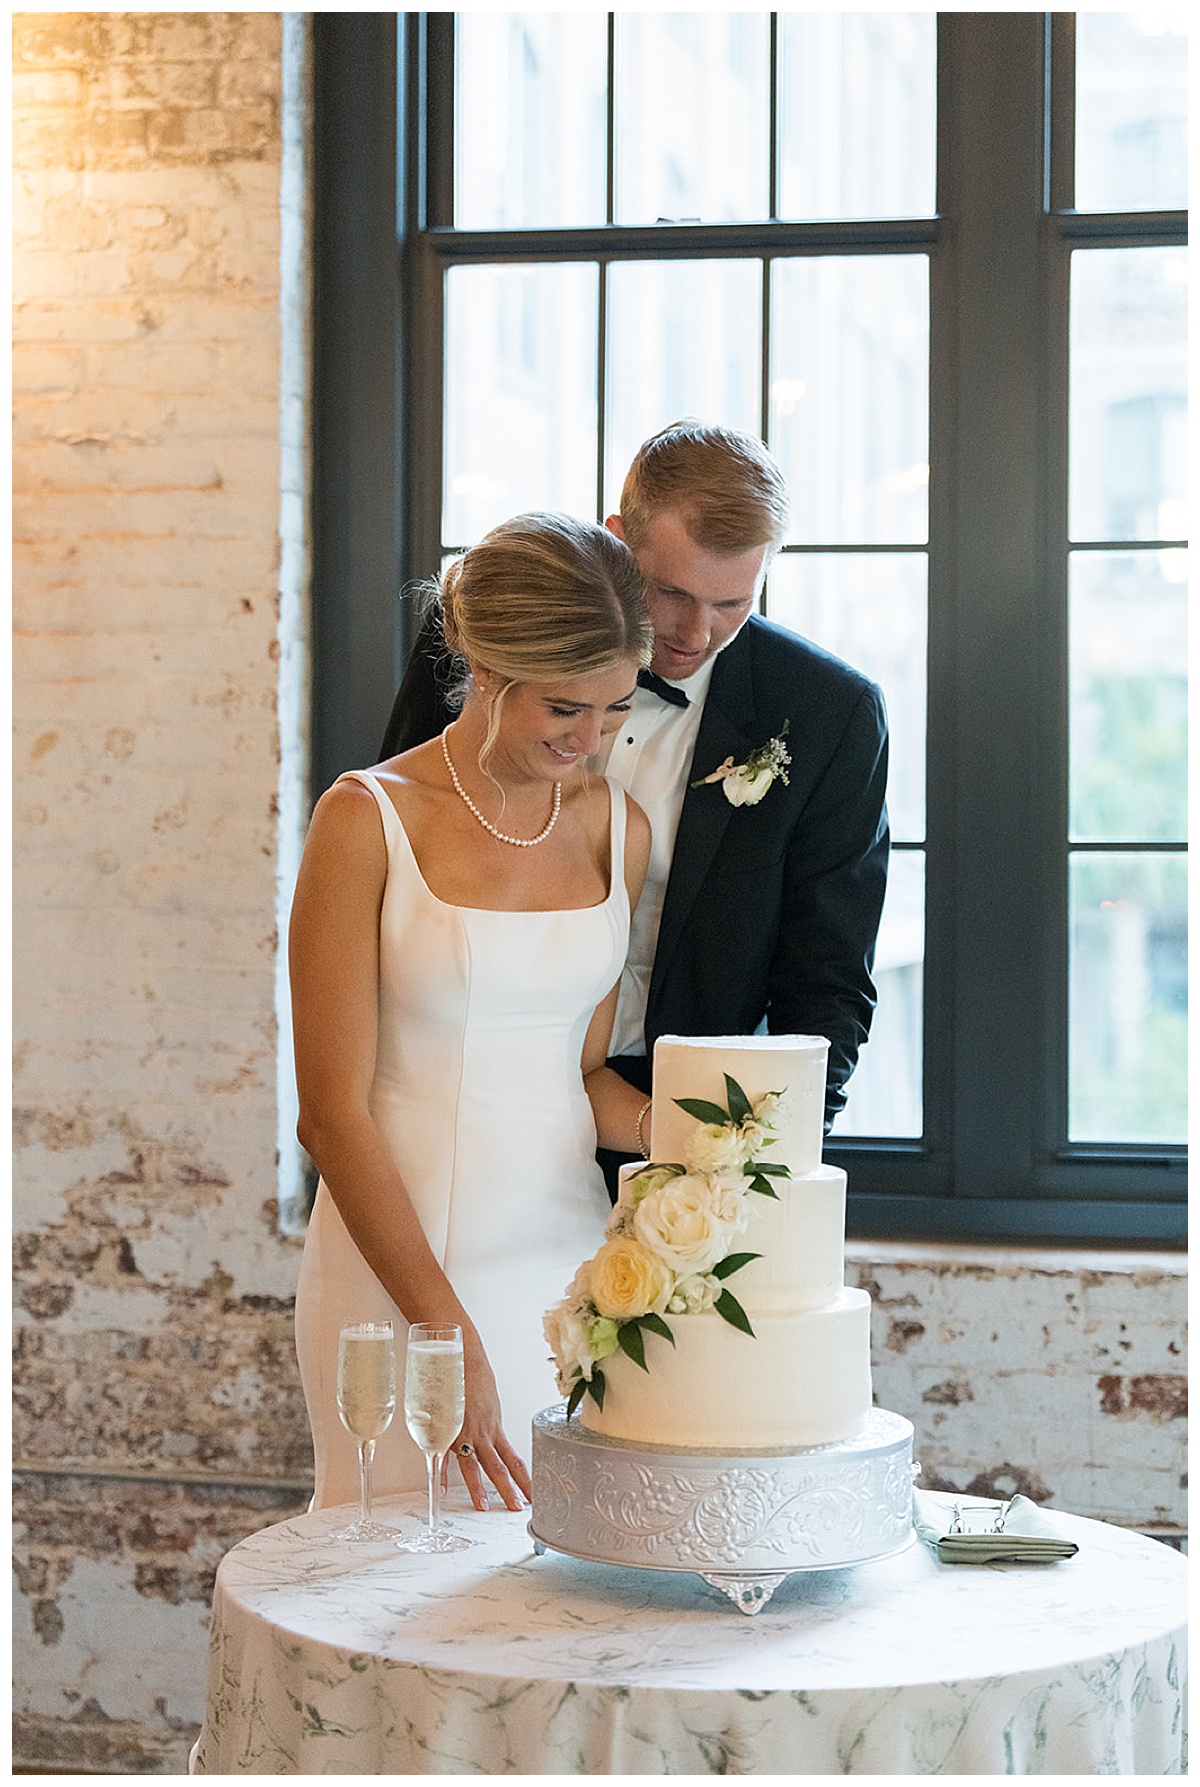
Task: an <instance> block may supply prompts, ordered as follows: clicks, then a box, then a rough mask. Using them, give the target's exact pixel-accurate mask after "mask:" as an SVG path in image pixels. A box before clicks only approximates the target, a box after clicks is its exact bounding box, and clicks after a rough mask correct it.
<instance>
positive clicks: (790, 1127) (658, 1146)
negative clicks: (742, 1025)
mask: <svg viewBox="0 0 1200 1787" xmlns="http://www.w3.org/2000/svg"><path fill="white" fill-rule="evenodd" d="M828 1056H829V1043H828V1041H827V1039H826V1038H825V1037H824V1036H701V1037H698V1036H660V1037H659V1039H658V1041H657V1042H656V1043H655V1045H654V1076H653V1092H654V1103H653V1105H652V1107H651V1111H650V1158H651V1160H653V1161H656V1162H667V1161H681V1160H683V1158H684V1155H685V1154H686V1152H687V1145H688V1138H689V1137H690V1136H691V1134H692V1133H693V1131H694V1130H695V1127H696V1119H695V1118H694V1117H690V1116H689V1115H688V1114H687V1112H686V1111H682V1110H680V1108H679V1106H678V1105H677V1104H676V1102H675V1100H676V1099H678V1098H704V1099H708V1100H709V1101H710V1103H712V1104H717V1105H722V1106H723V1105H724V1104H725V1102H726V1091H725V1076H726V1074H729V1075H730V1077H731V1078H732V1079H735V1080H736V1081H737V1083H738V1085H739V1086H740V1087H741V1088H742V1091H743V1092H744V1093H745V1094H746V1096H747V1098H749V1099H750V1100H751V1101H753V1100H754V1099H756V1098H759V1097H761V1095H762V1094H763V1093H764V1092H782V1093H783V1094H784V1098H783V1102H782V1104H781V1106H780V1108H779V1110H778V1111H777V1112H776V1114H775V1116H774V1118H773V1119H772V1121H773V1122H774V1124H775V1131H776V1140H775V1142H774V1144H773V1146H772V1147H771V1148H769V1149H768V1150H767V1151H766V1156H765V1158H768V1159H770V1160H776V1161H782V1162H783V1164H784V1165H785V1166H788V1167H790V1168H791V1170H792V1172H793V1173H795V1174H799V1173H808V1172H811V1171H812V1169H813V1168H814V1167H815V1166H819V1165H820V1160H821V1138H822V1135H823V1133H824V1119H825V1065H826V1061H827V1059H828Z"/></svg>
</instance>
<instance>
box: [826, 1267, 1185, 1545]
mask: <svg viewBox="0 0 1200 1787" xmlns="http://www.w3.org/2000/svg"><path fill="white" fill-rule="evenodd" d="M846 1277H847V1281H848V1282H849V1283H852V1284H857V1285H860V1286H861V1287H862V1288H863V1289H864V1290H867V1291H869V1292H870V1293H871V1297H872V1301H873V1310H872V1350H873V1355H874V1358H873V1376H874V1385H875V1394H876V1398H877V1400H878V1401H879V1402H880V1403H882V1404H883V1406H884V1407H885V1408H890V1409H896V1410H898V1411H899V1412H900V1413H901V1414H904V1415H907V1416H908V1418H909V1419H910V1420H911V1421H912V1422H913V1424H914V1426H915V1428H916V1430H917V1444H916V1453H917V1456H918V1458H919V1459H920V1461H921V1465H922V1476H921V1482H922V1484H923V1486H924V1487H925V1488H927V1489H945V1490H962V1491H966V1492H968V1493H970V1494H972V1495H989V1496H990V1495H1000V1494H1003V1495H1011V1494H1013V1493H1014V1491H1018V1490H1019V1491H1020V1492H1021V1493H1022V1494H1024V1495H1028V1496H1030V1497H1032V1499H1033V1500H1035V1501H1038V1502H1043V1503H1045V1504H1047V1505H1048V1506H1051V1507H1058V1508H1065V1509H1068V1510H1069V1511H1070V1512H1072V1513H1076V1514H1091V1515H1095V1516H1097V1517H1098V1518H1100V1519H1103V1520H1113V1521H1116V1522H1118V1523H1119V1524H1121V1525H1125V1526H1136V1527H1139V1528H1143V1529H1145V1530H1147V1531H1153V1530H1155V1529H1158V1530H1161V1531H1163V1532H1165V1533H1169V1532H1174V1531H1178V1530H1180V1529H1185V1528H1186V1525H1187V1450H1186V1447H1187V1360H1186V1347H1187V1267H1186V1261H1185V1260H1184V1259H1183V1257H1182V1256H1180V1255H1175V1256H1171V1255H1157V1256H1156V1255H1126V1254H1116V1253H1093V1254H1086V1255H1080V1254H1078V1253H1074V1252H1069V1251H1055V1250H1051V1249H1038V1250H1035V1249H1015V1248H1014V1249H1002V1248H982V1247H979V1248H972V1247H925V1248H913V1247H906V1246H904V1245H903V1244H899V1245H892V1246H886V1247H884V1246H878V1245H876V1246H874V1247H867V1246H861V1245H855V1246H853V1247H851V1248H850V1250H849V1258H848V1261H847V1270H846Z"/></svg>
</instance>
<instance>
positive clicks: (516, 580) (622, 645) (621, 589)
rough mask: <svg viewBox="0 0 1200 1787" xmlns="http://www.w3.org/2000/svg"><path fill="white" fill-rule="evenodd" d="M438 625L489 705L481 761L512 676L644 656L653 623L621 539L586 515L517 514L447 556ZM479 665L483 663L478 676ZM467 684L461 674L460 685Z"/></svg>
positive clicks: (561, 677) (544, 676) (540, 676)
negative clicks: (461, 550) (584, 518)
mask: <svg viewBox="0 0 1200 1787" xmlns="http://www.w3.org/2000/svg"><path fill="white" fill-rule="evenodd" d="M436 595H437V600H438V602H439V604H440V607H441V611H442V631H443V634H444V636H445V640H446V644H447V646H448V647H449V649H450V650H451V651H452V652H454V653H455V654H456V656H457V657H458V658H460V659H461V660H463V663H464V669H465V670H466V671H468V672H470V673H471V674H472V675H473V677H474V683H475V686H476V688H478V689H479V690H480V692H481V693H482V694H483V696H484V699H485V700H486V701H487V706H488V726H487V733H486V735H485V738H484V742H483V746H482V748H481V750H480V754H479V762H480V767H481V768H485V767H486V764H487V759H488V757H489V756H490V755H491V752H492V750H493V749H494V747H495V743H496V739H497V737H498V735H499V731H500V717H501V709H502V705H503V701H504V697H505V695H506V694H507V692H508V690H509V689H510V688H511V687H512V686H513V684H514V683H542V684H553V683H559V682H567V681H570V680H572V679H573V678H575V677H578V676H589V675H591V674H592V673H594V672H598V671H603V670H608V669H609V668H610V667H612V666H614V665H616V664H618V663H620V662H622V661H632V662H633V663H635V664H638V665H647V664H649V662H650V658H651V655H652V653H653V650H654V632H653V628H652V627H651V624H650V614H649V610H648V608H647V606H646V598H645V593H644V590H643V587H642V577H641V573H640V571H639V570H638V567H637V560H636V559H635V558H634V556H633V554H632V552H631V551H630V550H629V548H628V547H627V546H626V545H624V544H623V542H622V541H620V540H618V539H617V537H616V535H615V534H612V533H610V532H609V530H608V529H607V528H605V527H599V526H597V524H596V523H595V522H591V521H578V520H576V519H575V518H574V517H573V516H570V515H553V514H547V513H541V512H534V513H531V514H527V515H516V516H514V517H513V518H512V520H510V521H504V522H501V524H500V525H499V527H494V528H493V529H492V530H491V532H490V533H488V534H485V535H484V537H483V539H482V540H480V542H479V544H478V545H477V546H472V547H471V548H470V549H469V551H467V552H464V553H463V554H462V556H461V557H460V558H456V559H452V560H451V562H450V563H449V564H448V565H447V566H446V569H445V571H444V572H443V573H442V576H441V579H440V581H439V583H438V585H437V592H436ZM479 671H485V672H490V676H489V677H488V678H487V679H486V681H485V680H484V679H481V678H480V677H479V675H478V672H479ZM470 686H471V680H470V677H468V678H467V679H466V681H465V688H464V693H465V692H466V689H469V688H470Z"/></svg>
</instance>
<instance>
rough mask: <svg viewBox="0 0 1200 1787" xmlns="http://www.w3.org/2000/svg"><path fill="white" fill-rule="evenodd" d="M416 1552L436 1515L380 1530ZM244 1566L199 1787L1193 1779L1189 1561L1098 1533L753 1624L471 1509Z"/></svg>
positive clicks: (902, 1559)
mask: <svg viewBox="0 0 1200 1787" xmlns="http://www.w3.org/2000/svg"><path fill="white" fill-rule="evenodd" d="M379 1512H381V1513H382V1514H383V1516H384V1517H385V1518H388V1519H390V1520H391V1521H392V1522H393V1523H394V1524H395V1525H396V1526H397V1527H398V1528H403V1529H411V1528H413V1527H414V1526H415V1525H416V1524H417V1521H418V1518H419V1512H420V1498H417V1497H405V1498H401V1499H400V1500H398V1501H395V1502H391V1503H385V1504H383V1506H382V1508H381V1509H380V1510H379ZM344 1513H345V1511H344V1510H341V1511H339V1510H327V1511H325V1512H324V1513H321V1514H315V1515H306V1516H304V1517H303V1518H301V1519H298V1520H291V1521H286V1522H284V1523H283V1524H282V1525H280V1526H275V1527H270V1528H268V1529H267V1530H266V1531H265V1532H261V1533H256V1534H255V1535H254V1536H253V1537H251V1538H249V1539H246V1540H244V1541H243V1542H242V1543H241V1544H240V1545H238V1546H236V1547H235V1549H234V1550H233V1551H231V1552H230V1553H229V1554H228V1556H227V1557H226V1558H225V1559H224V1561H223V1562H222V1564H221V1568H220V1571H219V1573H218V1577H217V1586H216V1594H215V1598H214V1606H213V1623H212V1641H211V1653H210V1665H209V1686H208V1704H207V1715H206V1719H205V1725H204V1729H203V1732H202V1733H201V1736H200V1740H199V1742H198V1744H197V1746H196V1750H195V1753H194V1757H193V1769H194V1771H195V1772H197V1773H202V1774H318V1775H319V1774H463V1775H468V1774H493V1775H499V1774H530V1775H536V1774H557V1773H565V1774H648V1775H654V1774H830V1775H838V1774H997V1775H1002V1774H1066V1775H1079V1774H1139V1775H1162V1774H1179V1773H1182V1772H1183V1771H1184V1767H1185V1764H1184V1754H1183V1752H1184V1731H1183V1720H1184V1707H1185V1700H1184V1688H1185V1684H1184V1679H1183V1678H1184V1667H1185V1665H1184V1657H1185V1651H1184V1619H1185V1588H1186V1576H1187V1565H1186V1561H1185V1560H1184V1559H1183V1558H1182V1557H1180V1556H1179V1555H1178V1554H1177V1553H1176V1552H1174V1551H1172V1550H1171V1549H1169V1548H1168V1547H1167V1546H1165V1545H1160V1544H1158V1543H1156V1542H1155V1541H1153V1540H1150V1539H1144V1538H1141V1537H1139V1536H1137V1535H1135V1534H1131V1533H1126V1532H1122V1531H1120V1530H1119V1529H1117V1528H1114V1527H1108V1526H1104V1525H1102V1524H1100V1523H1098V1522H1096V1521H1091V1520H1082V1519H1075V1518H1072V1517H1071V1516H1069V1515H1061V1516H1058V1517H1057V1518H1058V1519H1059V1520H1060V1521H1061V1523H1062V1526H1063V1528H1064V1531H1066V1532H1067V1533H1068V1534H1069V1536H1070V1537H1072V1538H1074V1539H1075V1540H1076V1541H1077V1542H1078V1544H1079V1548H1080V1549H1079V1552H1078V1554H1077V1556H1075V1557H1074V1558H1071V1559H1070V1560H1068V1561H1066V1562H1062V1563H1057V1564H1051V1565H1040V1566H1039V1565H1032V1566H1029V1565H1025V1566H1022V1565H1011V1564H1001V1565H984V1566H974V1565H965V1566H964V1565H947V1564H939V1563H938V1562H937V1560H936V1558H935V1557H934V1556H933V1555H932V1554H931V1553H930V1552H929V1551H928V1550H927V1549H926V1548H925V1547H924V1546H923V1545H920V1544H914V1545H912V1546H911V1547H910V1548H909V1549H908V1550H906V1551H904V1552H902V1553H900V1554H899V1555H897V1556H894V1557H892V1558H889V1559H885V1560H883V1561H881V1562H878V1563H874V1564H865V1565H860V1566H858V1567H857V1568H853V1569H844V1570H822V1571H810V1572H801V1573H798V1574H796V1575H793V1576H791V1577H789V1578H788V1580H787V1581H786V1582H784V1583H783V1584H782V1585H781V1586H780V1587H779V1588H778V1589H776V1591H775V1594H774V1597H773V1599H772V1600H771V1601H770V1603H769V1604H768V1605H767V1606H766V1607H765V1608H764V1609H763V1611H762V1612H761V1613H760V1614H758V1615H757V1616H756V1617H754V1618H747V1617H746V1616H745V1615H743V1614H741V1613H739V1612H738V1611H737V1610H736V1609H735V1608H734V1607H733V1606H732V1605H731V1604H730V1602H729V1601H728V1600H726V1599H725V1598H724V1596H723V1595H722V1594H721V1593H720V1592H719V1591H718V1590H717V1589H715V1588H712V1587H710V1586H709V1585H708V1584H707V1583H705V1582H704V1581H703V1580H702V1579H701V1578H700V1577H698V1576H692V1575H687V1574H668V1573H665V1572H660V1571H648V1570H636V1569H626V1568H623V1567H615V1566H606V1565H602V1564H586V1563H581V1562H579V1561H577V1560H576V1559H573V1558H567V1557H559V1556H556V1555H555V1554H554V1553H547V1554H546V1555H544V1556H541V1557H538V1556H535V1555H534V1551H533V1545H532V1542H531V1540H530V1538H529V1536H528V1533H527V1530H526V1521H527V1516H526V1515H518V1514H508V1513H504V1512H496V1513H490V1514H482V1515H481V1514H474V1513H472V1512H470V1511H469V1510H468V1509H466V1508H465V1507H455V1508H453V1509H452V1511H451V1513H450V1516H449V1523H450V1524H451V1525H452V1526H453V1527H454V1528H455V1529H456V1530H457V1531H459V1532H462V1533H465V1534H467V1535H468V1536H469V1537H471V1538H472V1539H475V1540H477V1541H478V1543H477V1544H476V1545H475V1546H474V1547H473V1548H472V1549H471V1550H470V1551H463V1552H459V1553H456V1554H452V1555H449V1556H445V1557H435V1558H422V1557H413V1556H404V1555H402V1554H401V1553H399V1552H397V1551H395V1550H392V1549H391V1548H390V1547H388V1546H387V1545H382V1546H375V1545H369V1546H349V1545H344V1544H332V1543H330V1542H329V1540H328V1539H327V1537H326V1534H327V1533H328V1531H329V1529H330V1528H332V1527H333V1526H335V1525H336V1524H337V1522H338V1521H339V1520H340V1519H342V1518H344Z"/></svg>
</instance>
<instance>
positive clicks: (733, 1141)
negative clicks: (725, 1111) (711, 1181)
mask: <svg viewBox="0 0 1200 1787" xmlns="http://www.w3.org/2000/svg"><path fill="white" fill-rule="evenodd" d="M749 1159H750V1151H749V1149H748V1148H747V1147H746V1143H745V1140H744V1139H743V1136H742V1134H741V1132H740V1130H738V1129H737V1128H735V1127H734V1126H733V1125H731V1124H729V1123H702V1124H701V1125H700V1127H699V1129H694V1130H693V1131H692V1133H691V1135H690V1137H689V1138H688V1146H687V1164H688V1170H689V1172H692V1173H737V1172H740V1171H741V1169H742V1168H743V1167H744V1166H745V1164H746V1162H747V1161H748V1160H749Z"/></svg>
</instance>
